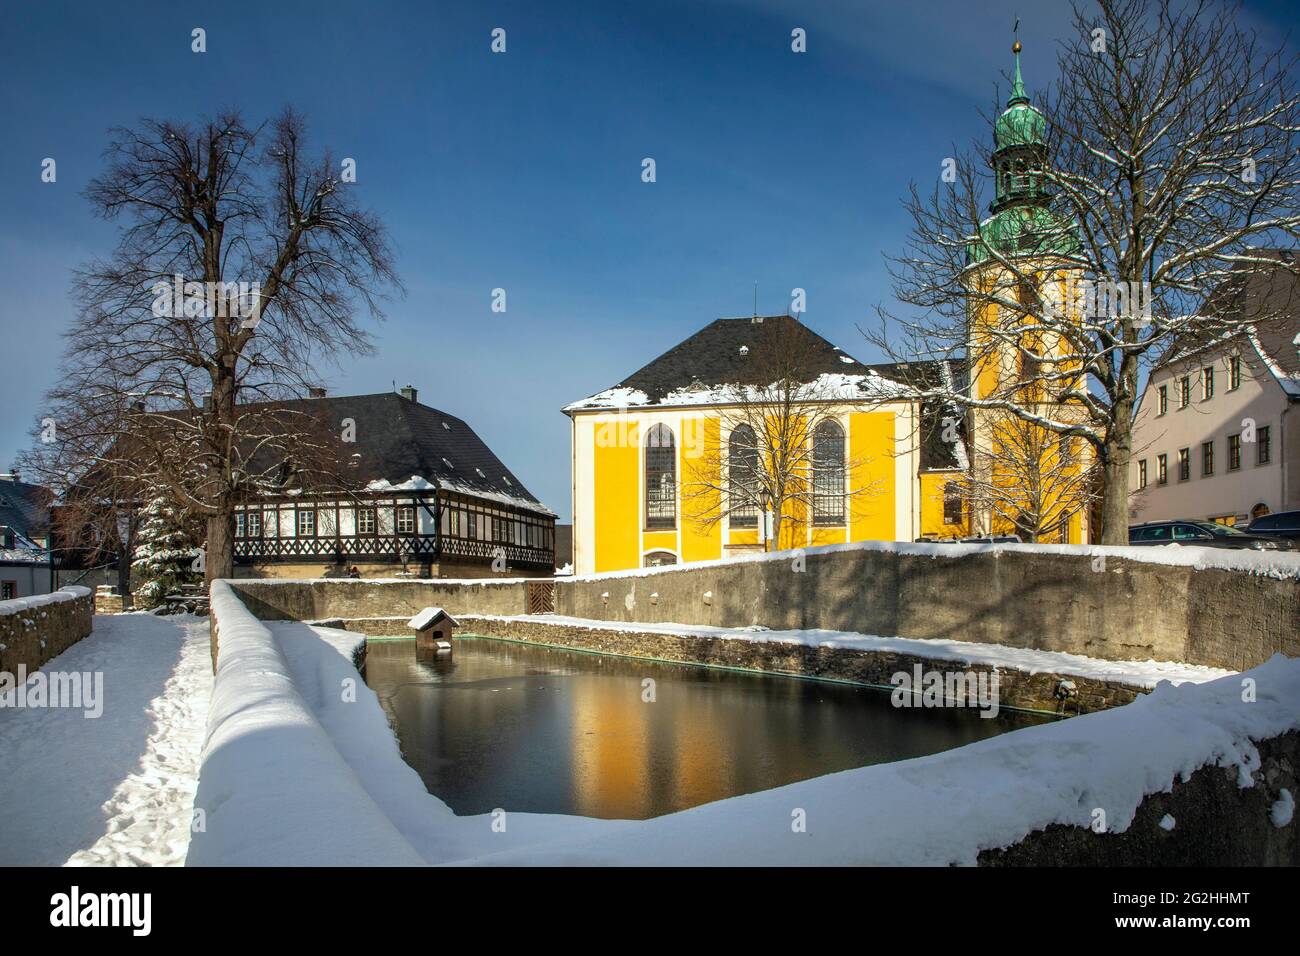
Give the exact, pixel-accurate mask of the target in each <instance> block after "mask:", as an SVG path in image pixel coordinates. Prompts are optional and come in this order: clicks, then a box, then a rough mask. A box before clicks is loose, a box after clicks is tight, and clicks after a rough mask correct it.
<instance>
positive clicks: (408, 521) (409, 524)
mask: <svg viewBox="0 0 1300 956" xmlns="http://www.w3.org/2000/svg"><path fill="white" fill-rule="evenodd" d="M397 533H398V534H415V509H414V508H413V507H411V506H410V505H400V506H399V507H398V509H397Z"/></svg>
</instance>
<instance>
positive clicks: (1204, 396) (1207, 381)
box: [1201, 365, 1214, 402]
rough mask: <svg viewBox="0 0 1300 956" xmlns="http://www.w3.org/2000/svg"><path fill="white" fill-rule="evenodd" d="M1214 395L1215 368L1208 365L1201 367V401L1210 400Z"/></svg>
mask: <svg viewBox="0 0 1300 956" xmlns="http://www.w3.org/2000/svg"><path fill="white" fill-rule="evenodd" d="M1213 397H1214V369H1213V368H1212V367H1211V366H1208V365H1207V366H1206V367H1205V368H1203V369H1201V401H1203V402H1208V401H1209V400H1210V399H1212V398H1213Z"/></svg>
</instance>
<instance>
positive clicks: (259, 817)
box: [186, 581, 424, 866]
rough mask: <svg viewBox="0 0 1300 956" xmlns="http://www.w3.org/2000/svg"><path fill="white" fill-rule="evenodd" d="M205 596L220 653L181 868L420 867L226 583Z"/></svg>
mask: <svg viewBox="0 0 1300 956" xmlns="http://www.w3.org/2000/svg"><path fill="white" fill-rule="evenodd" d="M211 598H212V600H211V613H212V619H213V621H214V626H215V627H217V629H218V639H219V642H220V655H219V657H218V660H217V673H216V681H215V684H214V686H213V691H212V705H211V709H210V710H209V712H208V726H207V735H206V738H205V740H204V744H203V765H202V769H201V771H200V773H199V789H198V793H197V794H196V796H195V800H194V807H195V812H196V832H195V833H194V834H193V836H192V837H191V840H190V850H189V856H188V858H187V861H186V862H187V863H188V864H192V865H197V866H205V865H207V866H211V865H216V866H239V865H265V864H270V863H280V864H283V865H287V866H321V865H330V864H332V865H338V864H341V863H346V864H354V865H358V866H386V865H391V866H410V865H415V864H419V863H422V862H424V861H423V860H422V859H421V857H420V856H419V854H417V853H416V852H415V851H414V850H413V849H412V848H411V846H410V844H409V843H408V842H407V841H406V840H405V839H403V838H402V836H401V834H399V833H398V831H397V829H396V828H395V827H394V826H393V824H392V823H391V822H390V821H389V819H388V817H387V816H385V814H384V813H383V812H382V811H380V810H379V808H378V807H377V806H376V805H375V803H374V801H373V800H372V799H371V798H370V796H369V795H368V794H367V793H366V790H365V788H364V787H363V786H362V784H361V782H360V781H359V780H358V779H357V777H356V774H354V773H353V771H352V769H351V767H349V765H348V763H347V762H346V761H345V760H344V759H343V757H342V756H341V755H340V754H339V752H338V750H337V749H336V747H335V746H334V743H333V741H332V740H331V739H330V736H329V734H327V733H326V732H325V730H324V729H323V728H322V727H321V725H320V723H319V721H318V720H317V719H316V716H315V715H314V714H313V713H312V711H311V709H310V708H309V707H308V706H307V704H306V702H305V701H304V700H303V698H302V695H301V694H300V693H299V692H298V690H297V688H296V687H295V686H294V681H293V678H292V676H291V674H290V671H289V667H288V664H287V663H286V661H285V658H284V655H283V654H282V653H281V652H280V649H279V647H278V646H277V644H276V642H275V641H274V640H273V639H272V637H271V633H270V631H268V630H267V628H266V626H265V625H264V624H262V622H260V621H258V620H257V619H256V618H255V617H253V615H252V614H251V613H249V611H248V609H247V608H245V607H244V604H243V602H242V601H240V600H239V598H238V597H236V596H235V594H234V592H233V591H232V590H231V589H230V585H229V584H227V583H226V582H225V581H214V582H213V584H212V588H211ZM358 679H359V678H358Z"/></svg>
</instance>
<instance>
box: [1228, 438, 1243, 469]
mask: <svg viewBox="0 0 1300 956" xmlns="http://www.w3.org/2000/svg"><path fill="white" fill-rule="evenodd" d="M1240 467H1241V436H1240V435H1229V436H1228V471H1236V470H1237V469H1238V468H1240Z"/></svg>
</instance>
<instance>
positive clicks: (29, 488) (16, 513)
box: [0, 478, 51, 562]
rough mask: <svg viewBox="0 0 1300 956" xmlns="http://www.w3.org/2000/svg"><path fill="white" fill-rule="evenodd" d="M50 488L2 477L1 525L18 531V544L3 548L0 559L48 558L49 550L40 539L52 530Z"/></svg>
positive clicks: (1, 544) (36, 559)
mask: <svg viewBox="0 0 1300 956" xmlns="http://www.w3.org/2000/svg"><path fill="white" fill-rule="evenodd" d="M50 498H51V496H50V492H49V489H48V488H45V487H43V486H41V485H30V484H27V483H26V482H23V481H14V480H12V479H10V478H6V479H0V526H3V527H6V528H9V529H10V530H11V531H13V533H14V547H12V548H3V542H0V561H11V562H12V561H21V562H31V561H44V560H45V559H46V558H47V557H48V552H46V551H45V550H44V549H42V548H41V546H40V545H39V544H38V543H37V540H36V539H38V538H41V537H43V536H44V535H45V534H46V533H47V532H48V531H49V530H50V510H49V505H50Z"/></svg>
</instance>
